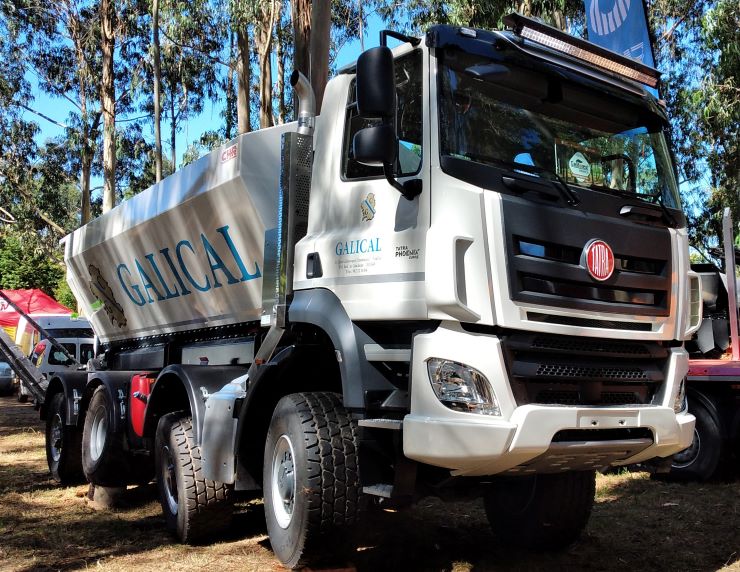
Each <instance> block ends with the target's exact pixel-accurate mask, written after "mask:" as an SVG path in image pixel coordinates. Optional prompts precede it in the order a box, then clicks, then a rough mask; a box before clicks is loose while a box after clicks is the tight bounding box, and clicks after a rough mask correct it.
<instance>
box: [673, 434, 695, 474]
mask: <svg viewBox="0 0 740 572" xmlns="http://www.w3.org/2000/svg"><path fill="white" fill-rule="evenodd" d="M700 451H701V437H700V436H699V431H697V430H696V427H694V439H693V440H692V441H691V445H689V446H688V447H687V448H686V449H684V450H683V451H680V452H678V453H676V454H675V455H673V467H675V468H676V469H685V468H686V467H688V466H689V465H691V463H693V462H694V461H696V459H697V458H698V457H699V452H700Z"/></svg>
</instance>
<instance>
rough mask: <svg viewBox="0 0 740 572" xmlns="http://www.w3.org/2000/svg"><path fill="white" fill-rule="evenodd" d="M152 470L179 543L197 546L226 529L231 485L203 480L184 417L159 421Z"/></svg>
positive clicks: (197, 451)
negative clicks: (154, 470)
mask: <svg viewBox="0 0 740 572" xmlns="http://www.w3.org/2000/svg"><path fill="white" fill-rule="evenodd" d="M155 467H156V473H157V488H158V489H159V499H160V503H161V505H162V512H163V513H164V518H165V521H166V523H167V528H168V529H169V530H170V532H172V533H173V534H175V535H176V536H177V538H178V539H179V540H180V541H181V542H184V543H189V544H192V543H196V542H199V541H201V540H204V539H206V538H208V537H212V536H215V535H217V534H218V533H219V532H221V531H223V530H224V529H226V528H228V526H229V525H230V524H231V519H232V515H233V512H234V505H233V498H232V497H233V495H232V493H233V485H228V484H225V483H219V482H216V481H211V480H209V479H206V478H205V477H203V474H202V466H201V457H200V447H196V446H195V438H194V435H193V423H192V418H191V417H190V416H188V415H187V414H185V413H182V412H180V413H170V414H168V415H165V416H164V417H162V418H161V419H160V420H159V424H158V425H157V436H156V442H155Z"/></svg>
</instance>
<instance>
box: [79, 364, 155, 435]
mask: <svg viewBox="0 0 740 572" xmlns="http://www.w3.org/2000/svg"><path fill="white" fill-rule="evenodd" d="M137 373H141V372H140V371H138V370H137V371H105V370H103V371H96V372H95V373H94V374H92V375H91V376H90V378H89V381H88V383H87V386H86V387H85V392H84V394H83V399H82V405H81V406H80V411H79V412H80V413H83V412H85V411H87V407H88V405H89V403H90V399H92V395H93V393H94V392H95V390H96V389H97V387H98V386H99V385H102V386H104V387H105V388H106V389H107V390H108V394H109V395H110V397H111V400H112V401H113V404H114V406H115V409H116V411H115V415H113V427H112V428H111V429H112V431H113V433H120V432H122V431H125V430H126V422H127V420H128V400H129V396H128V389H129V384H130V383H131V376H133V375H135V374H137Z"/></svg>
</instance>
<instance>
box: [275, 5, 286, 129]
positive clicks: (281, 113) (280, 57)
mask: <svg viewBox="0 0 740 572" xmlns="http://www.w3.org/2000/svg"><path fill="white" fill-rule="evenodd" d="M277 14H278V15H277V27H276V29H275V30H276V38H275V40H276V44H275V50H276V53H275V60H277V86H276V89H277V92H278V123H279V124H280V125H282V124H283V123H285V44H284V42H285V38H284V34H283V26H282V20H283V4H282V3H281V2H280V0H278V9H277Z"/></svg>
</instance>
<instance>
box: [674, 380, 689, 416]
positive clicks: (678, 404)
mask: <svg viewBox="0 0 740 572" xmlns="http://www.w3.org/2000/svg"><path fill="white" fill-rule="evenodd" d="M688 407H689V404H688V402H687V401H686V379H685V378H684V379H682V380H681V382H680V383H679V384H678V391H677V392H676V399H675V400H674V401H673V411H675V412H676V413H681V412H683V411H686V410H687V409H688Z"/></svg>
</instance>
